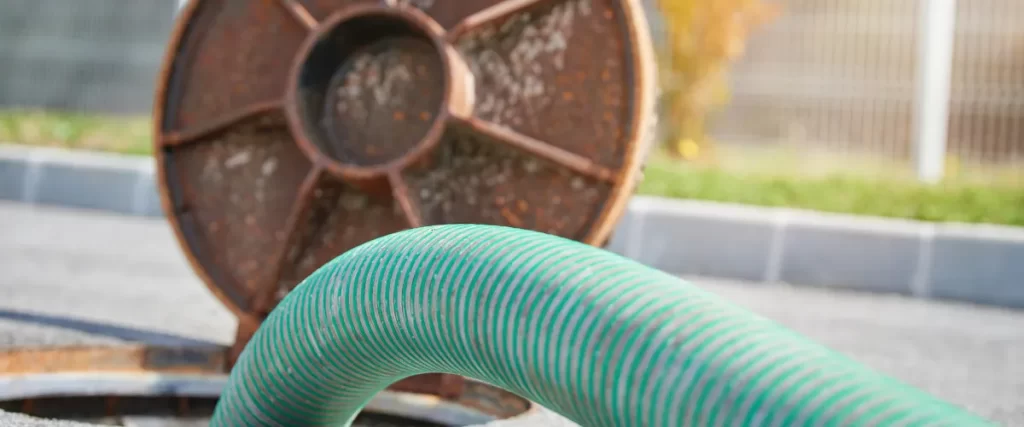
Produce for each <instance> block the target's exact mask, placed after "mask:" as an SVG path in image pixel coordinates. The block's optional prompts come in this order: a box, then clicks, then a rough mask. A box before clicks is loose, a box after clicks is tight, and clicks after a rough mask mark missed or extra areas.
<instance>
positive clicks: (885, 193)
mask: <svg viewBox="0 0 1024 427" xmlns="http://www.w3.org/2000/svg"><path fill="white" fill-rule="evenodd" d="M639 191H640V193H641V194H648V195H654V196H662V197H671V198H682V199H699V200H710V201H717V202H727V203H742V204H749V205H758V206H775V207H783V206H784V207H790V208H800V209H810V210H816V211H824V212H836V213H849V214H857V215H873V216H882V217H891V218H906V219H915V220H923V221H939V222H968V223H994V224H1006V225H1017V226H1024V185H1019V184H1018V185H1015V184H1013V183H1010V182H1009V181H1007V182H1005V183H991V182H990V183H978V182H948V183H942V184H938V185H925V184H920V183H917V182H913V181H910V180H901V179H884V180H883V179H870V178H867V177H860V176H843V175H823V176H810V177H800V178H795V177H792V176H783V175H771V174H767V173H737V172H725V171H723V170H721V169H718V168H710V167H701V166H693V165H686V164H681V163H678V162H673V161H669V160H663V159H655V160H653V161H652V162H651V163H650V164H649V165H648V167H647V170H646V172H645V173H644V181H643V183H641V185H640V190H639Z"/></svg>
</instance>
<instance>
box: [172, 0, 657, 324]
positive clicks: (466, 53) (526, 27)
mask: <svg viewBox="0 0 1024 427" xmlns="http://www.w3.org/2000/svg"><path fill="white" fill-rule="evenodd" d="M653 68H654V65H653V60H652V53H651V45H650V42H649V40H648V30H647V27H646V22H645V21H644V18H643V15H642V11H641V6H640V2H639V1H636V0H507V1H500V0H405V1H402V0H392V1H380V0H377V1H359V0H203V1H193V2H191V4H190V5H189V6H187V7H186V9H185V10H184V11H183V12H182V16H181V17H180V19H179V22H178V24H177V27H176V29H175V32H174V34H173V35H172V37H171V44H170V48H169V50H168V54H167V57H166V58H165V61H164V69H163V72H162V73H161V76H160V79H159V82H158V90H157V96H156V103H155V109H154V118H155V123H156V132H155V134H156V141H155V144H156V148H157V150H156V152H157V155H156V156H157V164H158V168H159V187H160V190H161V192H162V197H163V202H164V208H165V210H166V213H167V216H168V218H169V220H170V222H171V224H172V226H173V228H174V230H175V232H176V233H177V236H178V238H179V241H180V242H181V244H182V246H183V248H184V250H185V252H186V253H187V255H188V258H189V260H190V261H191V263H192V265H193V266H194V267H195V269H196V271H197V272H198V273H199V274H200V276H201V277H202V278H203V279H204V281H205V282H206V283H207V285H209V286H210V288H211V289H212V290H213V291H214V292H215V293H216V295H217V296H218V297H219V298H220V299H221V300H222V301H223V302H224V303H225V304H227V305H228V306H229V307H230V308H231V309H232V310H233V311H234V312H235V313H236V314H237V315H239V316H248V317H251V318H259V317H260V316H262V315H263V314H265V313H266V312H267V311H268V310H270V309H271V308H272V307H273V305H274V304H275V303H276V301H278V300H279V298H280V297H281V296H283V295H284V293H286V292H287V291H288V290H289V289H291V288H292V287H293V286H295V285H296V284H297V283H298V282H299V281H300V280H301V279H302V278H304V277H305V276H307V275H309V274H310V273H312V272H313V271H314V270H315V269H316V268H317V267H319V266H321V265H322V264H324V263H326V262H327V261H329V260H330V259H332V258H334V257H335V256H337V255H339V254H341V253H343V252H344V251H346V250H348V249H351V248H353V247H355V246H357V245H359V244H361V243H364V242H366V241H368V240H371V239H374V238H376V237H379V236H382V235H385V234H389V233H392V232H396V231H399V230H402V229H405V228H408V227H414V226H419V225H424V224H447V223H487V224H501V225H510V226H514V227H521V228H529V229H534V230H539V231H543V232H547V233H551V234H556V235H560V236H564V237H568V238H572V239H576V240H579V241H583V242H586V243H589V244H603V243H604V242H605V240H606V239H607V238H608V236H609V234H610V232H611V230H612V228H613V227H614V225H615V223H616V221H618V219H619V217H620V215H621V214H622V212H623V209H624V207H625V204H626V202H627V199H628V198H629V196H630V194H631V193H632V191H633V190H634V188H635V184H636V181H637V179H638V176H639V169H640V167H641V162H642V161H643V153H644V152H645V148H646V140H647V137H648V136H649V135H648V134H649V131H650V126H648V122H647V118H648V117H650V116H652V113H653V111H652V107H653V100H654V96H655V89H654V87H655V86H654V83H655V82H654V78H653V77H654V75H653Z"/></svg>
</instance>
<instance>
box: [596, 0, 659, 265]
mask: <svg viewBox="0 0 1024 427" xmlns="http://www.w3.org/2000/svg"><path fill="white" fill-rule="evenodd" d="M616 4H617V6H618V7H619V8H620V11H621V12H622V13H621V15H620V16H621V17H622V20H623V21H625V22H624V24H625V27H626V28H627V29H628V31H629V34H628V38H629V43H624V46H625V49H626V51H627V54H626V57H628V58H631V59H632V61H631V63H630V67H627V68H626V70H627V76H632V79H630V78H627V80H628V81H632V82H634V84H633V86H632V88H631V89H630V90H631V93H630V95H631V96H632V101H633V102H631V103H629V105H630V109H631V110H632V111H631V114H630V126H631V129H630V130H631V133H630V135H629V139H628V140H629V141H633V144H628V145H627V150H626V159H625V161H623V162H622V164H623V165H624V166H623V167H621V168H620V169H619V173H620V175H619V176H617V177H615V181H616V184H615V185H614V186H613V188H612V193H611V195H610V196H609V197H608V200H606V201H605V207H604V209H602V212H601V214H600V215H598V216H597V218H595V219H594V222H593V223H594V224H596V227H594V228H592V229H591V230H590V232H589V233H587V235H586V236H584V238H583V239H581V240H582V241H583V242H584V243H586V244H589V245H592V246H599V247H600V246H603V245H605V244H606V243H607V242H608V240H609V239H610V238H611V234H612V231H613V230H614V229H615V226H616V225H618V223H619V220H620V219H622V215H623V214H624V213H625V211H626V206H627V205H628V203H627V202H628V201H629V198H630V197H632V195H633V193H634V192H635V191H636V187H637V185H638V184H639V183H640V179H641V177H642V174H641V168H642V165H643V162H644V161H645V160H646V157H647V154H648V149H649V148H650V145H651V144H650V142H651V140H652V139H653V138H654V126H652V124H653V123H655V122H656V119H657V118H656V116H655V107H656V104H657V98H658V97H657V93H658V87H657V83H658V75H657V68H656V67H655V65H656V63H655V58H654V44H653V42H652V41H651V35H650V31H649V28H650V27H649V25H648V22H647V17H646V16H645V15H644V7H643V5H642V4H641V0H622V1H620V2H616ZM630 53H632V54H630ZM631 165H639V166H636V167H631Z"/></svg>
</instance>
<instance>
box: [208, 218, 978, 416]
mask: <svg viewBox="0 0 1024 427" xmlns="http://www.w3.org/2000/svg"><path fill="white" fill-rule="evenodd" d="M679 244H687V243H686V242H680V243H679ZM695 244H699V243H695ZM432 372H441V373H452V374H458V375H463V376H466V377H470V378H474V379H478V380H480V381H483V382H487V383H489V384H492V385H495V386H498V387H501V388H504V389H506V390H509V391H511V392H513V393H516V394H518V395H520V396H523V397H525V398H528V399H530V400H532V401H534V402H537V403H539V404H541V405H543V406H545V407H547V408H549V409H551V410H553V411H555V412H558V413H560V414H562V415H564V416H565V417H567V418H569V419H571V420H573V421H575V422H577V423H579V424H581V425H584V426H613V427H625V426H650V427H679V426H726V425H727V426H785V427H788V426H804V425H820V426H924V425H928V426H952V427H971V426H979V425H990V424H989V423H988V422H986V421H985V420H983V419H980V418H978V417H976V416H975V415H972V414H970V413H969V412H967V411H965V410H963V409H960V408H958V407H956V406H953V405H951V404H948V403H946V402H943V401H941V400H939V399H937V398H935V397H932V396H930V395H928V394H926V393H925V392H923V391H920V390H918V389H915V388H913V387H910V386H908V385H905V384H903V383H900V382H898V381H896V380H894V379H892V378H890V377H886V376H884V375H882V374H879V373H876V372H874V371H872V370H870V369H868V368H866V367H863V366H862V365H860V364H858V363H856V362H854V361H852V360H850V359H848V358H846V357H844V356H842V355H840V354H838V353H836V352H833V351H831V350H828V349H826V348H824V347H822V346H820V345H817V344H815V343H813V342H811V341H809V340H808V339H806V338H804V337H802V336H800V335H798V334H796V333H795V332H791V331H790V330H787V329H785V328H783V327H781V326H780V325H778V324H775V323H773V322H771V321H769V320H767V319H764V318H762V317H760V316H757V315H755V314H753V313H750V312H748V311H746V310H744V309H742V308H740V307H738V306H734V305H733V304H731V303H729V302H727V301H725V300H723V299H721V298H719V297H717V296H715V295H713V294H711V293H709V292H706V291H703V290H701V289H700V288H699V287H697V286H694V285H692V284H690V283H687V282H685V281H683V280H681V279H678V278H676V277H673V276H671V275H668V274H666V273H663V272H660V271H658V270H655V269H651V268H648V267H646V266H643V265H641V264H639V263H636V262H634V261H631V260H629V259H626V258H623V257H620V256H618V255H615V254H612V253H610V252H607V251H604V250H601V249H597V248H594V247H591V246H587V245H584V244H582V243H577V242H574V241H571V240H568V239H563V238H559V237H554V236H551V235H547V234H543V233H539V232H533V231H526V230H521V229H514V228H506V227H497V226H485V225H444V226H431V227H423V228H417V229H412V230H408V231H403V232H399V233H395V234H391V235H388V236H384V237H381V238H378V239H376V240H373V241H371V242H368V243H366V244H363V245H362V246H360V247H358V248H355V249H353V250H351V251H348V252H347V253H345V254H343V255H341V256H339V257H338V258H336V259H334V260H333V261H331V262H330V263H328V264H327V265H325V266H323V267H322V268H320V269H319V270H318V271H317V272H315V273H314V274H312V275H311V276H310V277H309V278H307V279H306V280H305V281H304V282H303V283H302V284H300V285H299V286H298V287H297V288H296V289H295V290H294V291H292V292H291V293H290V294H289V295H288V296H287V297H286V298H284V300H283V301H282V302H281V303H280V305H279V306H278V307H277V308H276V309H275V310H274V311H273V312H272V313H271V314H270V316H269V317H268V318H267V319H266V322H265V323H264V324H263V326H262V327H261V328H260V330H259V331H258V332H257V333H256V335H255V336H254V337H253V339H252V341H250V342H249V344H248V346H247V347H246V349H245V351H244V352H243V353H242V355H241V356H240V358H239V360H238V363H237V365H236V366H235V368H234V369H233V371H232V373H231V376H230V380H229V382H228V385H227V387H226V389H225V391H224V394H223V395H222V396H221V399H220V402H219V403H218V406H217V409H216V413H215V415H214V418H213V422H212V425H214V426H270V425H285V426H311V425H342V426H347V425H349V424H350V423H351V422H352V420H353V419H354V418H355V416H356V414H357V413H358V412H359V411H360V409H361V408H363V406H364V405H365V404H367V403H368V401H369V400H370V399H371V398H372V397H373V396H374V395H375V394H376V393H378V392H379V391H381V390H383V389H384V388H385V387H387V386H388V385H390V384H392V383H394V382H396V381H398V380H400V379H403V378H405V377H409V376H412V375H417V374H423V373H432Z"/></svg>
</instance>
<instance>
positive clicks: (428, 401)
mask: <svg viewBox="0 0 1024 427" xmlns="http://www.w3.org/2000/svg"><path fill="white" fill-rule="evenodd" d="M227 382H228V375H227V374H161V373H135V372H49V373H28V374H0V401H19V400H31V399H40V398H47V397H94V396H132V397H191V398H208V399H216V398H218V397H219V396H220V394H221V392H222V390H223V389H224V387H225V386H226V385H227ZM471 388H472V389H473V390H474V392H472V393H467V395H466V396H465V397H463V398H460V399H459V400H455V401H448V400H444V399H441V398H439V397H437V396H434V395H431V394H416V393H405V392H396V391H389V390H385V391H382V392H380V393H379V394H377V396H375V397H374V398H373V399H372V400H371V401H370V402H369V403H368V404H367V406H366V408H365V410H366V411H368V412H372V413H377V414H385V415H392V416H398V417H403V418H409V419H416V420H421V421H427V422H432V423H436V424H442V425H474V424H484V423H488V422H491V421H495V420H498V419H507V418H518V417H522V416H526V415H528V414H529V413H531V412H533V411H535V410H537V408H538V407H537V406H536V405H534V404H531V403H530V402H529V401H527V400H525V399H522V398H520V397H518V396H515V395H513V394H511V393H509V392H506V391H504V390H501V389H498V388H496V387H493V386H489V385H486V384H483V383H476V382H474V383H473V385H472V386H471Z"/></svg>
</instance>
